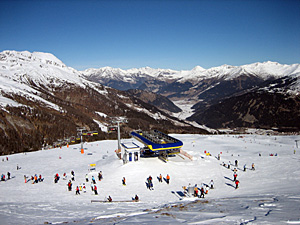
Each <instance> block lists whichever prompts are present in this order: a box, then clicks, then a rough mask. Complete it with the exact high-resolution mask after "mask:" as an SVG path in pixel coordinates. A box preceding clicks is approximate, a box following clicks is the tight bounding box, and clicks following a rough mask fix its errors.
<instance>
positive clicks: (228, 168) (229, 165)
mask: <svg viewBox="0 0 300 225" xmlns="http://www.w3.org/2000/svg"><path fill="white" fill-rule="evenodd" d="M230 164H231V162H230V161H229V163H228V169H230Z"/></svg>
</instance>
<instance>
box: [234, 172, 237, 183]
mask: <svg viewBox="0 0 300 225" xmlns="http://www.w3.org/2000/svg"><path fill="white" fill-rule="evenodd" d="M236 178H237V173H234V174H233V181H236Z"/></svg>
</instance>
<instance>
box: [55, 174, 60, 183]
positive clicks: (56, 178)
mask: <svg viewBox="0 0 300 225" xmlns="http://www.w3.org/2000/svg"><path fill="white" fill-rule="evenodd" d="M58 181H59V175H58V173H57V174H55V176H54V183H57V182H58Z"/></svg>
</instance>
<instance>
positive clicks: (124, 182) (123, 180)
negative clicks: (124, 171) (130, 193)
mask: <svg viewBox="0 0 300 225" xmlns="http://www.w3.org/2000/svg"><path fill="white" fill-rule="evenodd" d="M122 184H123V185H124V186H126V179H125V177H123V179H122Z"/></svg>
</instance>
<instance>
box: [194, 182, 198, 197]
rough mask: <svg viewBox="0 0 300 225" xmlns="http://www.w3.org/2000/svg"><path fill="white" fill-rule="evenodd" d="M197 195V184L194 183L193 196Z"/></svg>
mask: <svg viewBox="0 0 300 225" xmlns="http://www.w3.org/2000/svg"><path fill="white" fill-rule="evenodd" d="M197 196H198V187H197V184H195V187H194V197H197Z"/></svg>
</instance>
